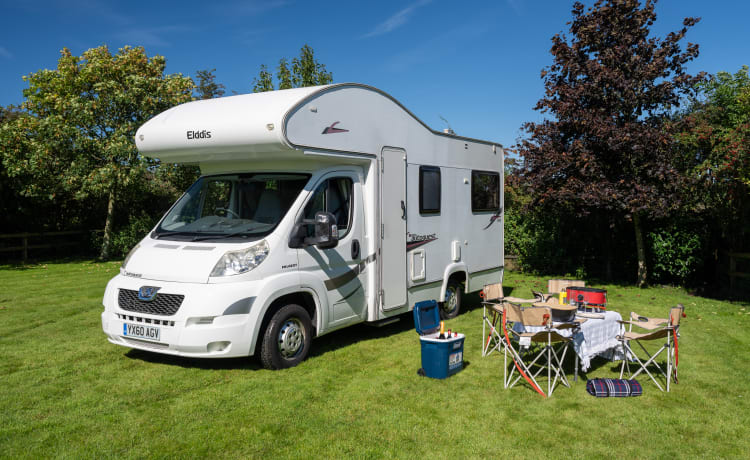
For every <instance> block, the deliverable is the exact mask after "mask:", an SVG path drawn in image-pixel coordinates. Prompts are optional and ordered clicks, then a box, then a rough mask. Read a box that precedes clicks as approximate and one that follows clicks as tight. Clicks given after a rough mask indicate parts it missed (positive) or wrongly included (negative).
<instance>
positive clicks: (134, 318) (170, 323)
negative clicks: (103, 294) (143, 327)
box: [115, 313, 174, 327]
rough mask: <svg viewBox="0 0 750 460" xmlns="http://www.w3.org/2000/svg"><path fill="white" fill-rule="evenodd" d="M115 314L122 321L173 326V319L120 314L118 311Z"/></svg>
mask: <svg viewBox="0 0 750 460" xmlns="http://www.w3.org/2000/svg"><path fill="white" fill-rule="evenodd" d="M115 315H117V318H118V319H121V320H123V321H131V322H136V323H144V324H153V325H154V326H167V327H174V321H170V320H168V319H151V318H142V317H140V316H133V315H121V314H120V313H115Z"/></svg>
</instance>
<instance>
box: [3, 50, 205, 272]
mask: <svg viewBox="0 0 750 460" xmlns="http://www.w3.org/2000/svg"><path fill="white" fill-rule="evenodd" d="M60 54H61V56H60V59H59V60H58V63H57V68H56V69H54V70H40V71H38V72H35V73H32V74H29V75H28V76H26V77H24V79H25V80H26V81H27V82H28V84H29V88H28V89H26V90H24V96H25V98H26V100H25V101H24V102H23V104H22V105H21V107H22V109H23V110H24V111H25V112H26V113H27V114H28V116H22V117H19V118H17V119H15V120H13V121H12V122H10V123H6V124H5V125H4V126H3V127H2V128H0V150H2V151H3V155H4V158H3V162H4V165H5V167H6V170H7V173H8V175H9V176H12V177H15V178H17V179H18V180H19V181H20V182H21V183H22V190H23V193H24V194H25V195H26V196H34V197H39V198H46V199H49V200H51V201H52V200H57V201H58V202H60V201H65V200H79V201H84V200H87V199H92V198H100V197H101V198H104V199H106V201H107V206H106V218H105V225H104V238H103V241H102V246H101V252H100V256H101V257H102V258H105V259H106V258H108V257H109V255H110V242H111V240H112V233H113V220H114V216H115V213H116V211H117V209H118V206H119V204H120V203H121V201H122V200H123V199H125V198H126V197H128V196H132V195H135V194H137V190H139V189H141V188H142V187H156V188H159V187H161V186H163V185H165V184H159V183H155V182H153V181H149V180H147V179H151V178H155V179H158V178H159V177H160V175H159V174H154V173H153V171H154V169H156V167H157V166H158V164H159V163H158V161H156V160H152V159H149V158H145V157H142V156H140V155H139V154H138V151H137V150H136V148H135V143H134V136H135V131H136V129H137V128H138V127H139V126H140V125H141V124H143V123H144V122H145V121H146V120H148V119H149V118H151V117H152V116H154V115H156V114H158V113H159V112H162V111H164V110H166V109H168V108H169V107H172V106H174V105H176V104H179V103H182V102H186V101H189V100H191V98H192V96H191V94H192V91H193V88H194V85H193V82H192V80H191V79H190V78H187V77H183V76H182V75H179V74H175V75H164V68H165V66H166V60H165V58H164V57H162V56H153V57H150V58H149V57H148V56H147V55H146V52H145V51H144V49H143V48H140V47H139V48H132V47H125V48H122V49H120V50H119V51H118V52H117V53H116V54H114V55H113V54H111V53H110V51H109V49H108V48H107V47H106V46H100V47H98V48H92V49H90V50H88V51H86V52H84V53H83V55H82V56H80V57H78V56H73V55H72V54H71V52H70V50H68V49H67V48H64V49H63V50H62V51H61V53H60ZM166 186H168V184H166Z"/></svg>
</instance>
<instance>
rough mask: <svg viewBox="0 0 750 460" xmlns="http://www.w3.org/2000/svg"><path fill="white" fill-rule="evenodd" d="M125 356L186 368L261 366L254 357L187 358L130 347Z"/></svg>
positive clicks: (251, 368) (222, 368) (254, 367)
mask: <svg viewBox="0 0 750 460" xmlns="http://www.w3.org/2000/svg"><path fill="white" fill-rule="evenodd" d="M125 356H126V357H128V358H129V359H134V360H139V361H146V362H148V363H153V364H167V365H171V366H180V367H183V368H186V369H205V370H226V369H247V370H260V369H263V367H262V366H261V365H260V363H258V361H257V360H256V359H255V358H252V357H250V358H247V357H246V358H218V359H217V358H187V357H183V356H172V355H163V354H160V353H154V352H150V351H145V350H136V349H134V348H133V349H131V350H130V351H128V352H127V353H125Z"/></svg>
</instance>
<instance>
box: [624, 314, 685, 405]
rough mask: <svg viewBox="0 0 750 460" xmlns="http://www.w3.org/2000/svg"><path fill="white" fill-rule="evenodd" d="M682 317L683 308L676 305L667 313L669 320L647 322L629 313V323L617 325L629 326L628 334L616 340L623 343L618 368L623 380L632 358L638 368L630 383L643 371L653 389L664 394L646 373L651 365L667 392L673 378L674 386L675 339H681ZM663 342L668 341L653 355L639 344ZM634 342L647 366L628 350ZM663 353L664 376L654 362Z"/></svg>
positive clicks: (630, 349) (675, 372)
mask: <svg viewBox="0 0 750 460" xmlns="http://www.w3.org/2000/svg"><path fill="white" fill-rule="evenodd" d="M684 315H685V307H684V306H682V304H677V306H675V307H672V308H671V309H670V310H669V319H665V318H647V317H645V316H640V315H638V314H636V313H635V312H631V313H630V321H620V323H621V324H627V325H628V331H627V332H625V333H623V334H622V335H620V336H618V337H617V338H618V339H619V340H620V342H621V343H622V347H623V350H624V351H625V357H624V358H623V360H622V366H621V367H620V378H622V376H623V373H624V371H625V369H626V368H627V370H628V374H629V375H630V360H629V357H631V356H632V358H633V359H635V361H636V362H637V363H638V365H639V366H640V368H639V369H638V370H637V371H636V372H635V374H632V376H631V377H630V378H631V379H634V378H636V377H637V376H638V374H640V373H641V372H644V371H645V372H646V374H648V376H649V377H651V380H653V381H654V383H655V384H656V386H657V387H659V389H660V390H661V391H664V388H662V386H661V385H660V384H659V382H658V381H657V380H656V378H655V377H654V375H653V374H652V373H651V372H649V370H648V366H650V365H652V364H653V365H654V366H655V367H656V368H657V369H658V370H659V372H661V374H662V375H663V376H664V378H665V379H666V387H667V391H669V383H670V380H671V378H672V377H674V382H675V383H677V363H678V359H679V348H678V344H677V339H678V338H679V337H680V318H681V317H682V316H684ZM633 326H637V327H639V328H642V329H645V330H647V331H649V332H643V333H640V332H633ZM664 338H666V339H667V341H666V343H665V344H664V345H662V347H661V348H660V349H659V350H658V351H657V352H656V353H654V354H653V355H652V354H650V353H649V352H648V351H647V350H646V347H644V346H643V344H642V343H641V342H642V341H649V340H662V339H664ZM633 341H635V342H636V343H638V345H639V346H640V347H641V349H642V350H643V352H644V353H645V354H646V356H648V360H647V361H646V362H643V361H642V360H641V359H640V358H639V357H638V355H636V354H635V352H634V351H633V349H632V348H631V346H630V344H631V343H632V342H633ZM664 350H666V351H667V372H666V373H665V372H664V370H663V369H662V368H661V366H659V364H658V363H657V362H656V358H657V357H658V356H659V355H660V354H661V352H663V351H664Z"/></svg>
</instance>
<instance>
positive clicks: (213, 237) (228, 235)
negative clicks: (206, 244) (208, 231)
mask: <svg viewBox="0 0 750 460" xmlns="http://www.w3.org/2000/svg"><path fill="white" fill-rule="evenodd" d="M239 235H245V236H250V235H253V233H247V230H242V231H241V232H232V233H223V234H219V235H210V236H209V235H206V236H196V237H195V238H193V239H192V240H190V241H205V240H223V239H225V238H231V237H233V236H239Z"/></svg>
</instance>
